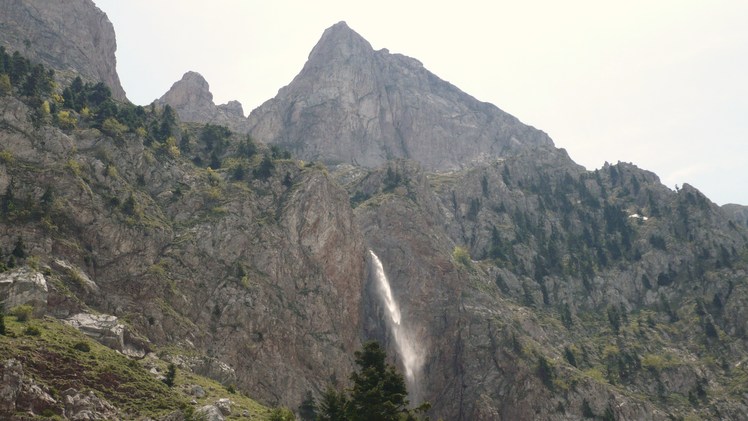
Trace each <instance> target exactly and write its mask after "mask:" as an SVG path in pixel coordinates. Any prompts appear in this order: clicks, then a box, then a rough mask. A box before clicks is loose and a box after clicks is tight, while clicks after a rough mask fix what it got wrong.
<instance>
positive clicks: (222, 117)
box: [157, 71, 248, 133]
mask: <svg viewBox="0 0 748 421" xmlns="http://www.w3.org/2000/svg"><path fill="white" fill-rule="evenodd" d="M157 102H158V103H160V104H169V105H170V106H171V107H172V108H174V110H175V111H176V112H177V114H178V115H179V118H180V119H181V120H182V121H188V122H198V123H213V124H221V125H224V126H226V127H228V128H230V129H231V130H233V131H236V132H240V133H245V132H246V131H247V130H248V129H247V119H246V118H245V117H244V110H243V109H242V104H240V103H239V102H238V101H229V102H228V103H227V104H223V105H216V104H215V103H214V102H213V94H212V93H211V92H210V85H209V84H208V81H207V80H205V78H204V77H203V75H201V74H200V73H197V72H193V71H189V72H187V73H185V74H184V76H182V79H180V80H179V81H177V82H175V83H174V84H173V85H172V86H171V89H169V91H168V92H166V93H165V94H164V95H163V96H162V97H161V98H159V99H158V100H157Z"/></svg>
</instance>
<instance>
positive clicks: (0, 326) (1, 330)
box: [0, 309, 5, 336]
mask: <svg viewBox="0 0 748 421" xmlns="http://www.w3.org/2000/svg"><path fill="white" fill-rule="evenodd" d="M0 335H3V336H4V335H5V314H3V311H2V309H0Z"/></svg>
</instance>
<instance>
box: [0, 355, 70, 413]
mask: <svg viewBox="0 0 748 421" xmlns="http://www.w3.org/2000/svg"><path fill="white" fill-rule="evenodd" d="M55 406H56V401H55V400H54V399H53V398H52V397H51V396H50V395H49V393H47V392H46V391H44V390H42V388H41V387H39V386H38V385H37V384H36V383H35V382H34V380H33V379H30V378H28V377H27V376H25V375H24V371H23V364H21V362H20V361H18V360H15V359H12V358H11V359H8V360H5V361H3V363H2V365H0V417H2V419H8V420H14V419H22V418H20V417H19V418H16V416H17V413H24V412H25V413H28V414H30V415H32V416H33V415H40V414H42V413H43V412H44V411H45V410H49V411H52V413H53V414H54V413H55Z"/></svg>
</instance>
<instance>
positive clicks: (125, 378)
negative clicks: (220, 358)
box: [0, 316, 270, 420]
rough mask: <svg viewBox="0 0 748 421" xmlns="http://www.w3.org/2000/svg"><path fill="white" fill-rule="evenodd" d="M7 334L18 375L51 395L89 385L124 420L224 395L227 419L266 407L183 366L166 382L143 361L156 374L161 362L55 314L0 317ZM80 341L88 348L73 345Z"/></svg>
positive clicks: (263, 414)
mask: <svg viewBox="0 0 748 421" xmlns="http://www.w3.org/2000/svg"><path fill="white" fill-rule="evenodd" d="M5 323H6V329H7V332H8V335H6V336H0V355H2V356H3V360H4V359H6V358H16V359H19V360H21V361H22V362H23V368H24V374H25V375H26V377H29V378H33V379H34V381H35V382H36V383H37V384H39V385H40V386H42V388H43V389H45V390H46V391H47V392H48V393H50V394H51V395H52V396H53V397H54V398H55V399H57V400H59V397H60V392H62V391H64V390H66V389H68V388H71V387H72V388H75V389H76V390H79V391H87V390H93V391H94V393H96V394H97V395H99V396H100V397H103V398H105V399H106V400H108V401H109V402H110V403H112V404H113V405H114V406H116V407H117V408H118V409H119V410H120V411H121V412H122V416H123V417H124V418H125V419H128V418H129V419H135V418H141V417H156V418H158V417H159V416H164V415H167V414H169V413H171V412H174V411H176V410H182V411H183V412H184V413H185V414H190V413H191V412H192V409H193V408H198V407H200V406H202V405H206V404H211V403H213V402H215V401H217V400H218V399H221V398H228V399H230V400H231V401H232V402H233V405H232V414H231V415H230V416H229V417H228V418H229V419H239V418H241V415H242V413H243V412H244V411H248V412H249V414H250V416H251V417H252V419H258V420H264V419H267V418H268V416H269V414H270V409H269V408H267V407H264V406H262V405H260V404H259V403H257V402H255V401H253V400H252V399H249V398H248V397H246V396H243V395H241V394H239V393H229V392H228V391H227V390H226V388H225V387H223V386H222V385H221V384H219V383H217V382H215V381H213V380H210V379H207V378H205V377H201V376H197V375H195V374H193V373H191V372H188V371H186V370H179V369H178V370H177V376H176V379H175V385H174V387H173V388H169V387H167V386H166V385H165V384H164V383H163V382H162V381H160V380H159V379H157V378H156V376H155V375H154V374H151V373H150V372H149V370H148V369H146V367H145V365H146V364H148V365H149V366H153V365H155V366H156V367H157V368H158V369H159V371H160V372H161V373H165V372H166V366H167V363H166V362H164V361H162V360H154V359H150V358H146V359H144V360H134V359H130V358H128V357H126V356H124V355H122V354H120V353H118V352H116V351H114V350H112V349H109V348H107V347H105V346H103V345H101V344H99V343H97V342H95V341H93V340H91V339H89V338H88V337H87V336H85V335H84V334H82V333H80V332H78V331H77V330H75V329H74V328H72V327H69V326H67V325H65V324H63V323H61V322H59V321H57V320H55V319H52V318H45V319H35V320H30V321H27V322H19V321H17V320H16V318H15V317H12V316H6V317H5ZM29 327H34V328H37V329H38V330H39V333H40V334H39V335H38V336H34V335H29V334H27V333H26V330H27V329H28V328H29ZM78 343H85V344H87V345H88V346H89V348H90V351H88V352H83V351H79V350H77V349H75V348H74V345H75V344H78ZM192 385H200V386H201V387H202V388H203V389H204V390H205V392H206V396H205V397H203V398H199V399H196V400H197V404H196V405H195V404H191V403H190V401H191V400H192V399H193V397H191V396H189V395H188V394H187V390H188V389H189V388H190V387H191V386H192Z"/></svg>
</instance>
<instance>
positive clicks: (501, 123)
mask: <svg viewBox="0 0 748 421" xmlns="http://www.w3.org/2000/svg"><path fill="white" fill-rule="evenodd" d="M249 120H250V123H251V134H252V136H253V137H254V138H255V139H257V140H260V141H262V142H267V143H273V144H278V145H281V146H283V147H284V148H286V149H288V150H290V151H291V152H292V154H293V155H294V156H296V157H298V158H300V159H304V160H317V161H322V162H324V163H328V164H337V163H350V164H355V165H361V166H365V167H375V166H378V165H381V164H382V163H384V162H386V161H387V160H390V159H394V158H408V159H412V160H415V161H418V162H420V163H421V165H423V166H424V167H425V168H426V169H429V170H453V169H457V168H463V167H467V166H471V165H474V164H475V163H477V162H482V161H485V160H486V159H487V158H491V157H497V156H505V155H511V154H514V153H516V152H517V151H522V150H528V149H533V148H544V149H550V148H552V146H553V143H552V141H551V140H550V138H548V136H547V135H546V134H545V133H543V132H541V131H539V130H536V129H534V128H532V127H529V126H526V125H524V124H522V123H521V122H520V121H519V120H517V119H516V118H515V117H512V116H511V115H509V114H507V113H505V112H503V111H501V110H500V109H498V108H497V107H496V106H494V105H491V104H488V103H484V102H480V101H478V100H476V99H475V98H473V97H471V96H470V95H468V94H466V93H464V92H462V91H460V90H459V89H457V88H456V87H455V86H453V85H451V84H449V83H448V82H446V81H443V80H441V79H439V78H438V77H437V76H436V75H434V74H433V73H431V72H429V71H428V70H426V69H425V68H424V67H423V65H422V64H421V63H420V62H419V61H418V60H415V59H413V58H410V57H406V56H403V55H400V54H390V53H389V52H388V51H387V50H379V51H374V50H373V49H372V47H371V45H370V44H369V43H368V42H367V41H366V40H365V39H363V38H362V37H361V36H360V35H359V34H357V33H356V32H354V31H353V30H352V29H350V28H349V27H348V26H347V25H346V24H345V23H344V22H340V23H338V24H336V25H334V26H332V27H331V28H329V29H327V30H326V31H325V32H324V34H323V35H322V38H321V39H320V41H319V42H318V43H317V45H316V46H315V47H314V49H313V50H312V52H311V53H310V55H309V59H308V61H307V62H306V64H305V65H304V68H303V69H302V70H301V73H299V75H298V76H296V77H295V78H294V80H293V81H292V82H291V83H290V84H289V85H288V86H286V87H284V88H282V89H281V90H280V91H279V92H278V95H277V96H276V97H275V98H273V99H271V100H269V101H267V102H266V103H264V104H262V105H261V106H260V107H258V108H257V109H255V110H254V111H252V113H251V114H250V116H249Z"/></svg>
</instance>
